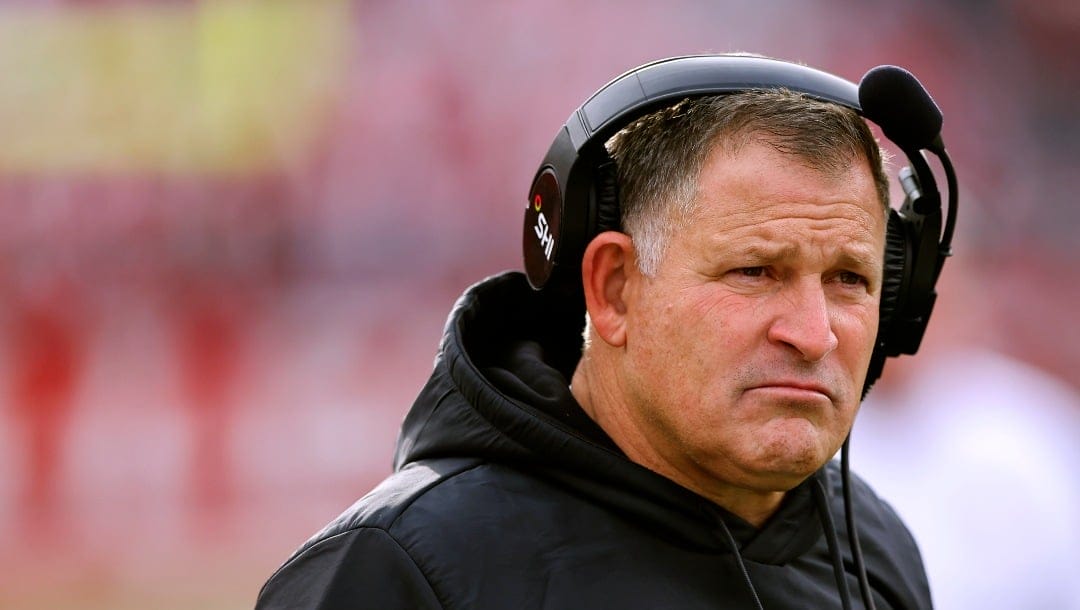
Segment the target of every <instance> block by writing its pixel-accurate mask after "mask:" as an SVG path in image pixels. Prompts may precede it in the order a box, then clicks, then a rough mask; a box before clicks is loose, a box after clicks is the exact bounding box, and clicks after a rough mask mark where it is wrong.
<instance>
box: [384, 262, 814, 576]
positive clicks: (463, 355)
mask: <svg viewBox="0 0 1080 610" xmlns="http://www.w3.org/2000/svg"><path fill="white" fill-rule="evenodd" d="M583 327H584V314H583V313H582V312H581V311H580V310H575V309H574V308H572V307H571V308H567V307H565V306H560V304H559V303H556V302H553V301H551V300H548V299H547V298H546V297H545V296H543V295H542V294H541V293H537V292H534V291H533V290H532V289H531V288H530V287H529V285H528V282H527V281H526V279H525V276H524V275H523V274H521V273H519V272H508V273H504V274H501V275H497V276H494V277H491V278H488V279H486V280H484V281H482V282H480V283H478V284H476V285H474V286H472V287H471V288H469V289H468V290H467V291H466V292H465V293H464V294H463V295H462V296H461V298H460V299H458V301H457V304H456V305H455V307H454V309H453V311H452V312H451V314H450V317H449V319H448V320H447V323H446V327H445V330H444V333H443V338H442V342H441V344H440V347H439V352H438V356H437V358H436V361H435V367H434V371H433V372H432V375H431V378H430V379H429V381H428V383H427V384H426V385H425V386H424V388H423V390H422V391H421V393H420V395H419V396H418V398H417V400H416V402H415V403H414V405H413V407H412V409H411V410H410V412H409V414H408V415H407V416H406V418H405V421H404V424H403V426H402V430H401V434H400V436H399V438H398V445H397V451H396V453H395V457H394V468H395V470H400V469H401V468H403V467H405V466H406V465H407V464H409V463H411V462H415V461H419V460H429V459H438V458H461V457H474V458H479V459H482V460H487V461H492V462H498V463H503V464H508V465H511V466H514V467H516V468H519V469H521V470H523V471H526V472H529V473H531V474H533V475H534V476H539V477H544V478H547V479H551V480H555V481H556V482H558V483H559V484H561V485H563V486H565V487H568V488H570V489H571V490H572V491H573V492H574V493H577V494H580V495H583V496H585V497H588V498H590V499H591V500H592V501H594V502H596V503H598V504H601V505H605V506H608V507H609V508H610V509H611V510H613V511H615V512H617V513H619V514H621V515H623V516H624V517H625V518H628V519H631V520H634V521H635V522H638V523H639V524H640V525H641V526H642V527H645V528H648V529H650V530H652V531H654V532H655V533H656V534H657V535H662V536H666V537H669V538H670V539H672V540H673V541H674V542H676V543H678V544H681V545H685V546H689V547H696V548H701V549H702V550H711V551H718V552H729V551H730V550H731V549H730V542H729V541H728V540H727V539H726V537H725V533H724V530H725V529H727V530H729V531H730V532H731V534H732V535H733V536H734V538H735V540H736V541H737V544H738V546H739V552H740V553H741V555H742V557H743V558H745V559H748V560H751V561H755V562H759V563H767V564H784V563H787V562H789V561H791V560H792V559H794V558H796V557H798V556H799V555H801V554H803V553H805V552H806V551H807V550H809V549H810V548H811V547H812V546H813V545H814V544H815V542H816V541H817V540H818V539H819V538H820V537H821V535H822V527H821V521H820V519H819V514H818V511H819V509H818V507H817V505H816V503H815V502H814V499H813V498H812V494H811V486H812V485H814V484H815V481H814V480H815V479H820V480H821V482H822V483H824V484H825V488H826V489H829V488H831V487H832V485H831V484H830V483H829V481H828V480H824V479H827V478H828V477H829V474H828V473H827V471H826V469H822V470H821V471H819V472H818V473H816V474H815V475H813V476H812V477H810V478H809V479H807V481H804V482H803V483H802V484H801V485H800V486H798V487H796V488H795V489H793V490H791V491H790V492H789V493H788V494H787V496H786V497H785V500H784V503H783V504H782V506H781V508H780V509H779V510H778V511H777V513H776V514H774V515H773V516H772V518H770V519H769V521H767V522H766V524H765V525H764V527H762V528H761V529H757V528H754V527H753V526H752V525H750V524H749V523H747V522H745V521H743V520H742V519H740V518H739V517H737V516H735V515H733V514H731V513H729V512H727V511H725V510H723V509H722V508H720V507H719V506H717V505H715V504H713V503H712V502H710V501H708V500H707V499H705V498H703V497H701V496H699V495H697V494H695V493H693V492H691V491H689V490H687V489H685V488H683V487H681V486H680V485H678V484H676V483H674V482H672V481H670V480H669V479H667V478H665V477H663V476H660V475H658V474H656V473H654V472H652V471H650V470H648V469H646V468H644V467H642V466H639V465H638V464H635V463H633V462H631V461H630V460H629V459H628V458H627V457H626V456H625V455H624V454H623V453H622V452H621V451H620V450H619V448H618V447H617V445H616V444H615V443H614V442H613V441H612V440H611V439H610V438H609V437H608V436H607V435H606V434H605V433H604V431H603V430H602V429H601V428H600V427H599V426H598V425H597V424H596V423H595V422H593V421H592V420H591V419H590V418H589V417H588V415H587V414H586V413H585V412H584V410H582V408H581V406H580V405H579V404H578V403H577V402H576V400H574V398H573V395H572V394H571V393H570V388H569V379H570V377H571V376H572V374H573V371H574V367H575V366H576V365H577V361H578V359H579V357H580V354H581V346H582V339H581V333H582V329H583Z"/></svg>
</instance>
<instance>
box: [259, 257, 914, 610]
mask: <svg viewBox="0 0 1080 610" xmlns="http://www.w3.org/2000/svg"><path fill="white" fill-rule="evenodd" d="M580 331H581V319H580V316H577V315H576V314H572V315H567V314H565V313H561V312H560V310H559V309H557V308H556V307H551V306H549V305H548V304H545V303H544V301H543V300H542V299H541V298H540V297H539V296H538V295H536V294H535V293H533V292H532V291H531V289H530V288H529V287H528V284H527V283H526V281H525V278H524V276H523V275H521V274H520V273H506V274H503V275H500V276H496V277H493V278H489V279H488V280H485V281H483V282H481V283H479V284H477V285H476V286H473V287H472V288H471V289H469V290H468V291H467V292H466V293H465V294H464V295H463V296H462V297H461V299H460V300H459V301H458V303H457V305H456V307H455V308H454V311H453V312H452V313H451V315H450V319H449V320H448V322H447V326H446V330H445V333H444V336H443V340H442V344H441V346H440V350H439V355H438V358H437V360H436V363H435V369H434V372H433V373H432V376H431V379H430V380H429V381H428V383H427V385H426V386H425V387H424V389H423V390H422V391H421V393H420V395H419V397H418V398H417V400H416V402H415V404H414V405H413V407H412V410H411V411H410V412H409V414H408V416H407V417H406V418H405V422H404V424H403V427H402V431H401V436H400V438H399V440H398V447H397V452H396V455H395V459H394V471H395V472H394V474H393V475H391V476H390V477H389V478H387V479H386V480H385V481H383V482H382V483H381V484H380V485H379V486H378V487H376V488H375V489H374V490H372V491H371V492H370V493H368V494H367V495H366V496H364V497H363V498H362V499H361V500H360V501H359V502H357V503H356V504H355V505H353V506H352V507H351V508H350V509H349V510H347V511H346V512H345V513H344V514H342V515H341V516H340V517H338V518H337V519H336V520H335V521H333V522H332V523H331V524H330V525H328V526H327V527H326V528H325V529H323V531H321V532H319V533H318V534H316V535H315V536H314V537H313V538H312V539H311V540H309V541H308V542H307V543H306V544H304V545H303V546H302V547H301V548H300V549H299V550H298V551H297V552H296V553H295V554H294V555H293V557H292V558H290V559H289V560H288V561H287V562H286V563H285V565H283V566H282V567H281V568H280V569H279V570H278V571H277V572H276V573H275V574H274V575H273V576H272V577H271V578H270V580H269V581H268V582H267V583H266V585H265V586H264V587H263V589H262V591H261V592H260V594H259V599H258V603H257V608H262V609H270V608H321V609H329V608H373V609H375V608H378V609H381V610H388V609H398V608H401V609H404V608H410V609H412V608H417V609H419V608H425V609H426V608H447V609H449V608H455V609H456V608H462V609H464V608H469V609H474V610H478V609H486V608H512V609H526V608H528V609H532V608H551V609H569V608H648V609H656V608H702V609H704V608H710V609H714V608H757V607H759V604H760V607H764V608H767V609H773V608H840V607H841V597H840V596H841V592H840V587H841V585H842V586H844V587H846V588H848V589H849V590H850V591H851V592H853V593H852V594H851V595H850V598H851V601H852V604H853V606H854V607H862V606H861V600H860V598H859V595H858V590H859V589H858V580H857V578H856V577H855V571H854V567H853V562H852V556H851V554H850V552H849V545H848V539H847V532H846V528H844V527H843V521H844V520H843V514H844V513H843V503H842V500H841V484H840V476H839V469H838V467H837V466H836V465H835V463H830V464H829V465H827V466H826V467H824V468H822V469H821V470H820V471H818V472H817V473H815V474H814V475H813V476H811V477H810V478H808V479H807V480H806V481H804V482H803V483H802V484H801V485H799V486H798V487H796V488H795V489H793V490H791V491H790V492H789V493H788V494H787V495H786V497H785V500H784V502H783V504H782V505H781V507H780V509H779V510H778V511H777V513H776V514H774V515H773V516H772V517H771V518H770V519H769V520H768V521H767V522H766V523H765V525H764V526H763V527H761V528H760V529H757V528H754V527H753V526H751V525H750V524H749V523H746V522H745V521H743V520H742V519H740V518H738V517H736V516H735V515H732V514H731V513H728V512H727V511H725V510H724V509H722V508H720V507H718V506H716V505H715V504H713V503H711V502H709V501H708V500H706V499H704V498H702V497H701V496H699V495H697V494H695V493H693V492H691V491H689V490H687V489H685V488H683V487H681V486H679V485H677V484H675V483H674V482H672V481H670V480H668V479H666V478H664V477H662V476H660V475H658V474H656V473H654V472H652V471H650V470H648V469H646V468H644V467H641V466H639V465H637V464H635V463H633V462H631V461H630V460H628V459H627V458H626V457H625V456H624V455H623V454H622V452H620V451H619V449H618V448H617V447H616V446H615V444H614V443H613V442H612V441H611V439H610V438H608V436H607V435H606V434H605V433H604V432H603V430H601V429H600V428H599V426H597V425H596V424H595V423H594V422H593V421H592V420H591V419H589V417H588V416H587V415H586V414H585V413H584V411H583V410H582V409H581V407H580V406H579V405H578V404H577V402H576V401H575V400H574V399H573V397H572V395H571V394H570V391H569V387H568V385H569V384H568V379H569V378H570V376H571V374H572V372H573V369H574V366H575V365H576V363H577V360H578V358H579V356H580V348H581V334H580ZM852 495H853V498H854V500H853V501H854V508H855V512H856V514H857V515H858V523H859V525H858V527H859V537H860V540H861V542H862V549H863V554H864V558H865V563H866V569H867V572H868V578H869V584H870V588H871V591H872V592H873V596H874V600H875V605H876V607H877V608H879V609H885V608H929V607H930V606H931V604H930V592H929V589H928V586H927V582H926V576H925V573H924V570H923V566H922V561H921V559H920V557H919V552H918V549H917V548H916V545H915V542H914V541H913V540H912V538H911V535H910V534H909V533H908V531H907V529H906V528H905V527H904V525H903V524H902V523H901V522H900V520H899V519H898V518H897V516H896V515H895V513H894V512H893V511H892V509H890V508H889V507H888V506H887V505H886V504H885V503H884V502H882V501H881V500H879V499H878V498H877V497H876V496H875V495H874V493H873V492H872V491H871V490H870V489H869V488H868V487H867V486H866V485H865V484H864V483H862V482H861V481H860V480H859V479H858V478H853V479H852ZM826 507H827V508H826ZM823 523H824V524H825V525H824V526H823V525H822V524H823ZM834 523H835V524H836V525H835V526H834V525H833V524H834ZM734 548H737V551H735V552H733V551H734ZM841 555H842V557H841ZM838 563H842V565H843V567H842V568H838V567H836V566H837V564H838ZM841 573H842V576H839V577H838V574H841ZM845 594H847V593H846V592H845ZM755 598H757V599H755Z"/></svg>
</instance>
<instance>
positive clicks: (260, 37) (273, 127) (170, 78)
mask: <svg viewBox="0 0 1080 610" xmlns="http://www.w3.org/2000/svg"><path fill="white" fill-rule="evenodd" d="M348 13H349V6H348V4H347V3H346V2H344V1H336V0H333V1H318V0H296V1H272V0H270V1H266V0H264V1H259V2H243V1H237V0H217V1H202V2H191V3H182V4H176V3H166V4H158V3H154V4H150V5H131V4H126V5H118V6H111V7H109V6H107V7H100V6H99V7H72V6H64V7H56V8H51V9H40V8H33V7H27V6H25V5H24V6H22V7H6V8H0V172H4V173H20V174H21V173H32V174H38V173H43V172H46V173H51V172H93V173H102V172H106V173H108V172H123V173H131V172H144V171H154V172H166V173H181V174H189V173H198V174H202V173H212V174H218V173H227V174H233V173H244V172H248V171H257V170H259V169H265V168H267V167H276V166H279V165H282V164H283V163H288V162H289V161H290V160H291V159H294V158H296V157H297V156H299V155H302V154H303V152H304V150H305V148H306V145H307V144H309V143H310V142H311V141H312V140H313V139H314V138H315V137H317V135H318V134H319V132H320V130H321V129H322V128H323V127H325V120H326V118H327V110H328V109H329V108H330V107H331V105H332V103H333V102H334V100H335V98H336V96H337V95H338V93H339V90H340V89H341V85H342V81H343V80H344V78H345V74H344V68H345V65H346V60H347V52H348V47H349V43H350V36H351V35H353V30H352V28H350V26H349V24H350V18H349V15H348Z"/></svg>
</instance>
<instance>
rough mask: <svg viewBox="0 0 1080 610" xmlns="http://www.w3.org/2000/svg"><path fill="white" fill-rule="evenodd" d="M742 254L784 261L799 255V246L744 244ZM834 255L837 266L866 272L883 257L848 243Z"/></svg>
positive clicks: (764, 259) (881, 260) (878, 266)
mask: <svg viewBox="0 0 1080 610" xmlns="http://www.w3.org/2000/svg"><path fill="white" fill-rule="evenodd" d="M743 254H744V255H745V256H746V257H747V258H749V259H751V260H753V261H760V262H769V261H786V260H791V259H793V258H796V257H797V256H798V255H799V246H798V245H797V244H776V243H772V242H769V243H755V244H750V245H748V246H746V247H745V248H744V249H743ZM834 256H835V259H836V261H837V265H838V266H841V267H851V268H854V269H859V270H865V271H867V272H870V271H877V270H880V268H881V266H882V265H883V264H884V259H883V258H878V257H875V256H874V254H873V252H871V251H870V248H864V247H860V246H856V245H852V244H850V243H848V244H844V245H841V246H840V247H839V248H838V249H837V252H836V254H835V255H834ZM875 259H877V260H875Z"/></svg>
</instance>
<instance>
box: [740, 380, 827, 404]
mask: <svg viewBox="0 0 1080 610" xmlns="http://www.w3.org/2000/svg"><path fill="white" fill-rule="evenodd" d="M751 390H775V391H778V392H785V391H786V392H790V393H792V394H795V393H806V394H811V393H813V394H821V395H822V396H824V397H826V398H828V399H829V400H830V401H832V400H833V399H834V396H833V393H832V392H831V391H830V390H829V388H828V387H826V386H825V385H823V384H821V383H819V382H817V381H813V380H799V379H776V380H769V381H765V382H763V383H757V384H754V385H753V386H751V387H749V388H747V391H751Z"/></svg>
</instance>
